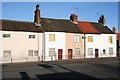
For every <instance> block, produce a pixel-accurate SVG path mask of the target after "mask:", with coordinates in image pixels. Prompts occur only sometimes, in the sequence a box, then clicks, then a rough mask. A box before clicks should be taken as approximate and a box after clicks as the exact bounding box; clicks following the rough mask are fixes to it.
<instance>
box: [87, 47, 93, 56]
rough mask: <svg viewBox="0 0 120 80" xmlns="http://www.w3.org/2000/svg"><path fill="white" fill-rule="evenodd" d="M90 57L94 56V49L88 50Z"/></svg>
mask: <svg viewBox="0 0 120 80" xmlns="http://www.w3.org/2000/svg"><path fill="white" fill-rule="evenodd" d="M90 50H91V51H90ZM88 56H93V48H88Z"/></svg>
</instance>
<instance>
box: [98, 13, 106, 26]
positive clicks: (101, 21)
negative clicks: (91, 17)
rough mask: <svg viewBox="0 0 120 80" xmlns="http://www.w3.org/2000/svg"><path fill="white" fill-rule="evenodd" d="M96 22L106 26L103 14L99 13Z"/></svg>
mask: <svg viewBox="0 0 120 80" xmlns="http://www.w3.org/2000/svg"><path fill="white" fill-rule="evenodd" d="M98 23H101V24H102V25H103V26H106V19H105V17H104V15H101V17H100V18H99V20H98Z"/></svg>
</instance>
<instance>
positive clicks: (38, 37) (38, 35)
mask: <svg viewBox="0 0 120 80" xmlns="http://www.w3.org/2000/svg"><path fill="white" fill-rule="evenodd" d="M37 30H38V60H39V61H40V56H39V52H40V51H39V29H38V28H37Z"/></svg>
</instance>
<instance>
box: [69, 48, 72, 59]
mask: <svg viewBox="0 0 120 80" xmlns="http://www.w3.org/2000/svg"><path fill="white" fill-rule="evenodd" d="M72 53H73V51H72V49H68V59H72Z"/></svg>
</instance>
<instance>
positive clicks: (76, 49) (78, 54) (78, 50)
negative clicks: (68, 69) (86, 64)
mask: <svg viewBox="0 0 120 80" xmlns="http://www.w3.org/2000/svg"><path fill="white" fill-rule="evenodd" d="M75 56H80V48H75Z"/></svg>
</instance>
